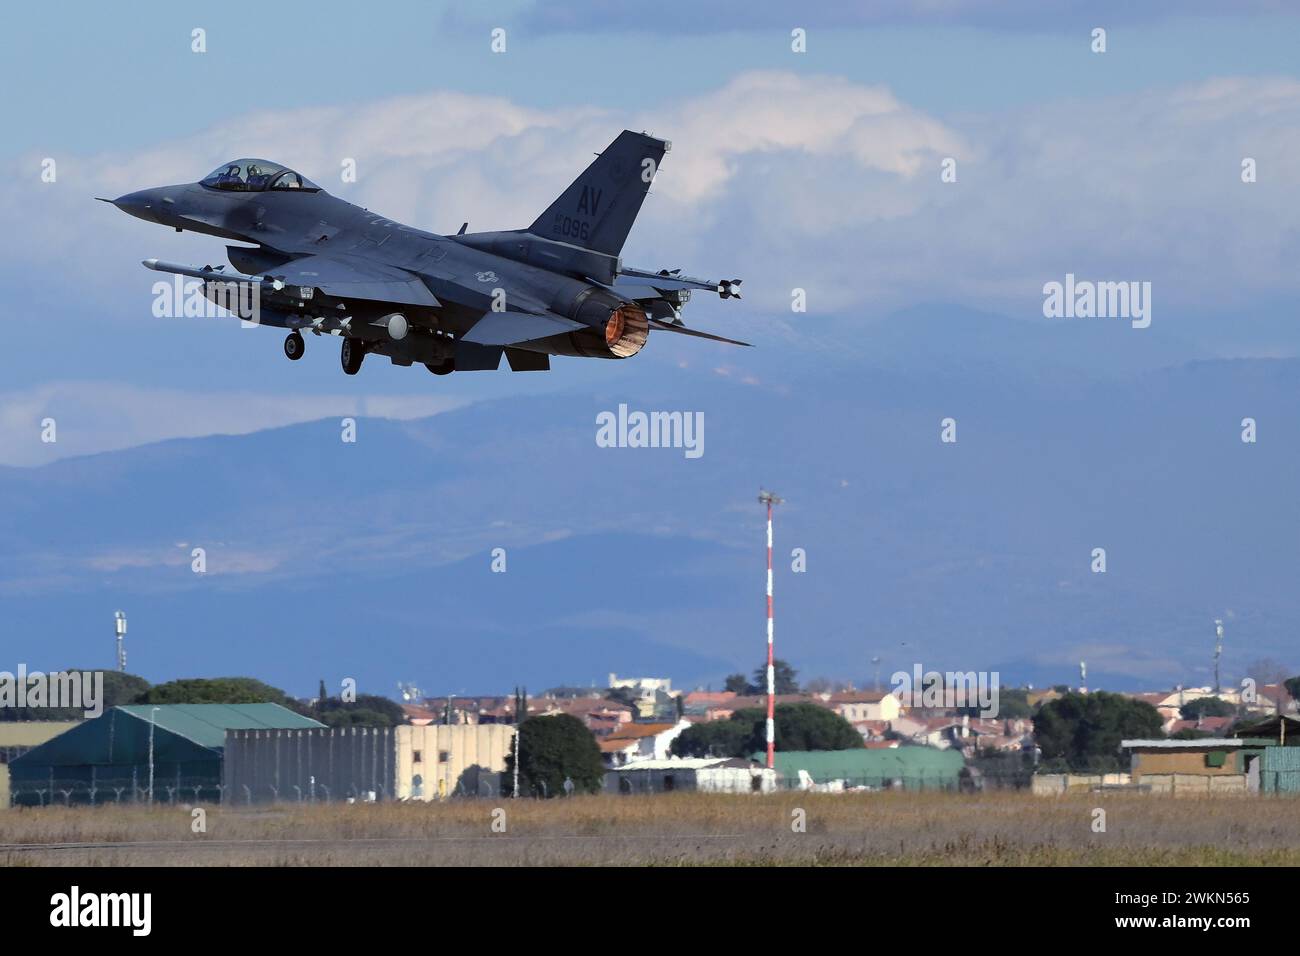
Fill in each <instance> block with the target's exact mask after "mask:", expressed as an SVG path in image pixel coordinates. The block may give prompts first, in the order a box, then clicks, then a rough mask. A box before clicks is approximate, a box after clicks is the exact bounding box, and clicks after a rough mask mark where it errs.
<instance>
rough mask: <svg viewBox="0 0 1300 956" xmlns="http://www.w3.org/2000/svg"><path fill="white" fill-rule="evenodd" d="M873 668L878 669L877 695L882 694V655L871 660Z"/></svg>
mask: <svg viewBox="0 0 1300 956" xmlns="http://www.w3.org/2000/svg"><path fill="white" fill-rule="evenodd" d="M871 666H872V667H874V668H875V669H876V693H880V655H879V654H877V655H875V656H874V657H872V658H871Z"/></svg>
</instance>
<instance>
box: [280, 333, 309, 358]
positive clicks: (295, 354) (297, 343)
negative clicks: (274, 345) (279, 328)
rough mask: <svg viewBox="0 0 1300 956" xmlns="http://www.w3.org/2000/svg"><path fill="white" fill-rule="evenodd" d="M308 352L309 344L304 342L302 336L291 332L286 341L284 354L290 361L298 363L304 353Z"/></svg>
mask: <svg viewBox="0 0 1300 956" xmlns="http://www.w3.org/2000/svg"><path fill="white" fill-rule="evenodd" d="M306 350H307V343H306V342H304V341H303V340H302V335H300V334H299V333H297V332H290V333H289V334H288V335H287V336H286V337H285V340H284V354H285V355H286V356H287V357H288V359H289V361H291V362H296V361H298V359H300V358H302V354H303V352H305V351H306Z"/></svg>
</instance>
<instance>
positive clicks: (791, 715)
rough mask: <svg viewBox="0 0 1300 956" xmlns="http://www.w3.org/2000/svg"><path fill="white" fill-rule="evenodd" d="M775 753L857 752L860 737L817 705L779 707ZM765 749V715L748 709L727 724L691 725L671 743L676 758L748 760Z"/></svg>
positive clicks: (738, 712)
mask: <svg viewBox="0 0 1300 956" xmlns="http://www.w3.org/2000/svg"><path fill="white" fill-rule="evenodd" d="M774 723H775V727H774V734H773V736H774V737H775V743H776V749H777V750H856V749H858V748H860V747H861V746H862V735H861V734H859V733H858V732H857V731H856V730H854V729H853V725H852V724H850V723H849V722H848V721H847V720H845V719H844V718H843V717H841V716H840V715H839V714H837V713H835V712H834V711H832V710H827V709H826V708H825V707H821V706H818V705H817V704H805V703H800V704H779V705H777V707H776V713H775V714H774ZM766 749H767V711H765V710H760V709H759V708H757V707H747V708H745V709H744V710H738V711H736V712H735V713H734V714H732V715H731V719H730V720H714V721H710V722H708V723H703V724H694V725H692V726H690V727H688V728H686V730H684V731H682V733H681V734H680V735H679V736H678V737H677V739H676V740H674V741H673V745H672V753H673V754H674V755H675V756H678V757H748V756H749V755H750V754H752V753H754V752H756V751H763V750H766Z"/></svg>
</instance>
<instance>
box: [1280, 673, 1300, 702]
mask: <svg viewBox="0 0 1300 956" xmlns="http://www.w3.org/2000/svg"><path fill="white" fill-rule="evenodd" d="M1282 686H1283V687H1285V688H1286V692H1287V693H1288V694H1290V695H1291V699H1292V700H1300V677H1288V678H1287V679H1286V680H1284V681H1283V682H1282Z"/></svg>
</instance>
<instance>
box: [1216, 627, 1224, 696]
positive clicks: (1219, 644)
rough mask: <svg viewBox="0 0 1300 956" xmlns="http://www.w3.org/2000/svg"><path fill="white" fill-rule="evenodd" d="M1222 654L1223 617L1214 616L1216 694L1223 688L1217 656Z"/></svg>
mask: <svg viewBox="0 0 1300 956" xmlns="http://www.w3.org/2000/svg"><path fill="white" fill-rule="evenodd" d="M1222 656H1223V619H1222V618H1218V617H1216V618H1215V619H1214V693H1215V694H1216V695H1218V694H1219V693H1220V692H1221V691H1222V690H1223V685H1222V684H1220V683H1219V658H1220V657H1222Z"/></svg>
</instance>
